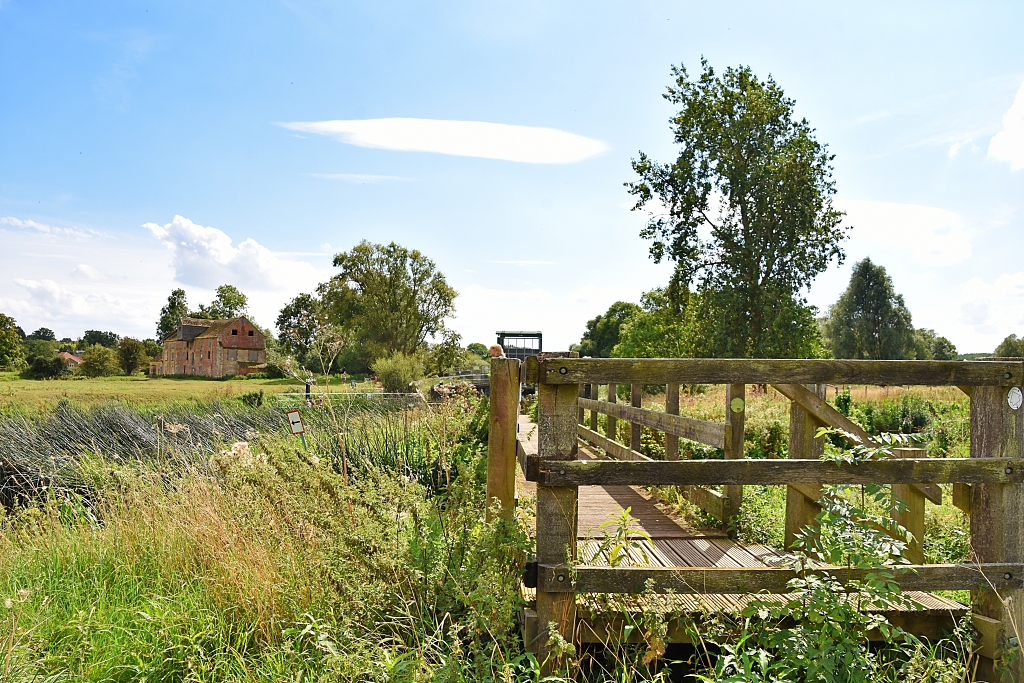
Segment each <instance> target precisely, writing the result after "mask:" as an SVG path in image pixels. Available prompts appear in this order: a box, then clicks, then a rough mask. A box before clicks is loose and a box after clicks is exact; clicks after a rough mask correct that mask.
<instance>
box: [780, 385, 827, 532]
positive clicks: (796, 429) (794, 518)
mask: <svg viewBox="0 0 1024 683" xmlns="http://www.w3.org/2000/svg"><path fill="white" fill-rule="evenodd" d="M784 386H787V387H796V386H800V388H801V389H804V391H806V392H807V393H809V394H811V395H812V396H814V397H815V398H821V397H823V396H824V395H825V389H826V387H825V385H824V384H812V385H810V388H806V387H803V386H801V385H796V384H792V385H784ZM824 426H825V422H823V421H822V420H821V419H819V418H818V417H816V416H815V415H814V414H813V413H811V412H810V411H809V410H807V409H805V408H804V407H803V406H802V405H801V404H800V403H799V402H797V401H794V400H792V399H791V400H790V402H789V454H788V457H789V458H790V459H792V460H817V459H819V458H821V454H822V453H824V452H825V440H824V439H822V438H817V437H816V436H815V434H817V432H818V428H819V427H824ZM807 488H809V489H810V492H805V491H802V490H801V487H800V486H793V485H790V486H787V487H786V525H785V531H784V534H783V539H784V543H785V547H786V548H791V547H793V543H794V542H795V541H796V539H797V536H798V535H799V534H800V533H801V532H802V531H803V530H804V529H806V528H808V527H811V528H816V527H817V525H818V521H817V516H818V513H819V512H821V505H820V504H819V503H818V499H819V498H821V486H817V485H811V486H809V487H807Z"/></svg>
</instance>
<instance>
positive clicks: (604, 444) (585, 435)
mask: <svg viewBox="0 0 1024 683" xmlns="http://www.w3.org/2000/svg"><path fill="white" fill-rule="evenodd" d="M576 433H577V434H578V435H579V437H580V438H581V439H583V440H584V441H586V442H587V443H589V444H591V445H593V446H597V447H598V448H603V449H604V451H605V453H607V454H608V455H609V456H611V457H613V458H617V459H619V460H648V461H649V460H650V458H648V457H647V456H646V455H644V454H643V453H640V452H638V451H634V450H632V449H630V448H629V446H623V445H622V444H621V443H619V442H618V441H612V440H611V439H609V438H607V437H604V436H601V434H599V433H598V432H595V431H594V430H592V429H587V428H586V427H584V426H583V425H578V426H577V427H576ZM523 471H524V472H525V471H526V470H525V469H524V470H523Z"/></svg>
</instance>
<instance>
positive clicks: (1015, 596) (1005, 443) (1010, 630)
mask: <svg viewBox="0 0 1024 683" xmlns="http://www.w3.org/2000/svg"><path fill="white" fill-rule="evenodd" d="M1011 391H1012V389H1011ZM1018 396H1019V394H1018ZM1007 399H1008V392H1007V388H1006V387H994V386H987V387H974V388H973V390H972V391H971V457H972V458H1019V457H1021V456H1022V455H1024V447H1022V443H1024V414H1022V413H1024V411H1022V410H1021V409H1020V407H1019V403H1016V402H1015V403H1013V405H1016V406H1017V408H1016V409H1015V408H1014V407H1013V405H1011V404H1010V401H1008V400H1007ZM1021 519H1024V485H1021V484H974V485H972V486H971V549H972V550H973V551H974V560H975V561H977V562H1020V561H1022V560H1024V524H1021ZM974 593H975V594H974V596H973V600H972V602H973V603H974V604H975V606H976V610H977V611H978V612H979V613H980V614H981V615H982V616H983V617H988V618H989V619H994V620H996V621H999V622H1001V628H1000V629H999V635H998V638H997V642H998V648H997V651H996V657H997V659H996V661H992V660H989V659H987V658H983V659H982V664H981V666H979V667H978V679H979V680H992V681H995V680H997V677H998V676H999V675H1000V673H1002V677H1001V679H999V680H1002V681H1004V682H1008V681H1017V682H1020V681H1024V656H1022V654H1021V651H1020V637H1021V633H1020V631H1021V630H1022V629H1024V604H1022V602H1024V590H1020V589H1014V590H1002V591H1000V592H999V593H998V594H997V593H996V592H995V591H993V590H991V589H990V588H987V587H982V588H981V589H979V590H977V591H975V592H974Z"/></svg>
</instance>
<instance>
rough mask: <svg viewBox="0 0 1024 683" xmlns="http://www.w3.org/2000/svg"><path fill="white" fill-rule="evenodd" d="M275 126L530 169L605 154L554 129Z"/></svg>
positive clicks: (477, 124) (427, 124) (402, 121)
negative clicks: (512, 163)
mask: <svg viewBox="0 0 1024 683" xmlns="http://www.w3.org/2000/svg"><path fill="white" fill-rule="evenodd" d="M279 125H281V126H283V127H285V128H288V129H290V130H298V131H303V132H306V133H316V134H318V135H329V136H332V137H335V138H337V139H338V140H340V141H341V142H344V143H347V144H350V145H356V146H358V147H374V148H377V149H393V150H400V151H407V152H435V153H437V154H451V155H454V156H465V157H482V158H484V159H502V160H505V161H520V162H524V163H529V164H571V163H573V162H576V161H582V160H583V159H587V158H589V157H592V156H594V155H596V154H600V153H601V152H603V151H605V150H606V149H607V145H605V144H604V143H603V142H601V141H600V140H593V139H591V138H586V137H583V136H582V135H576V134H575V133H566V132H565V131H562V130H557V129H555V128H536V127H533V126H512V125H508V124H505V123H487V122H485V121H447V120H438V119H407V118H390V119H362V120H339V121H296V122H293V123H282V124H279Z"/></svg>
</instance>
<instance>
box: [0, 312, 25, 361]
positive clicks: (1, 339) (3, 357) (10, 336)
mask: <svg viewBox="0 0 1024 683" xmlns="http://www.w3.org/2000/svg"><path fill="white" fill-rule="evenodd" d="M20 330H21V328H19V327H18V323H17V322H16V321H15V320H14V318H12V317H11V316H9V315H4V314H3V313H0V368H2V369H4V370H13V369H15V368H19V367H21V366H22V364H24V362H25V352H24V351H23V350H22V348H21V336H22V335H21V332H20Z"/></svg>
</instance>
